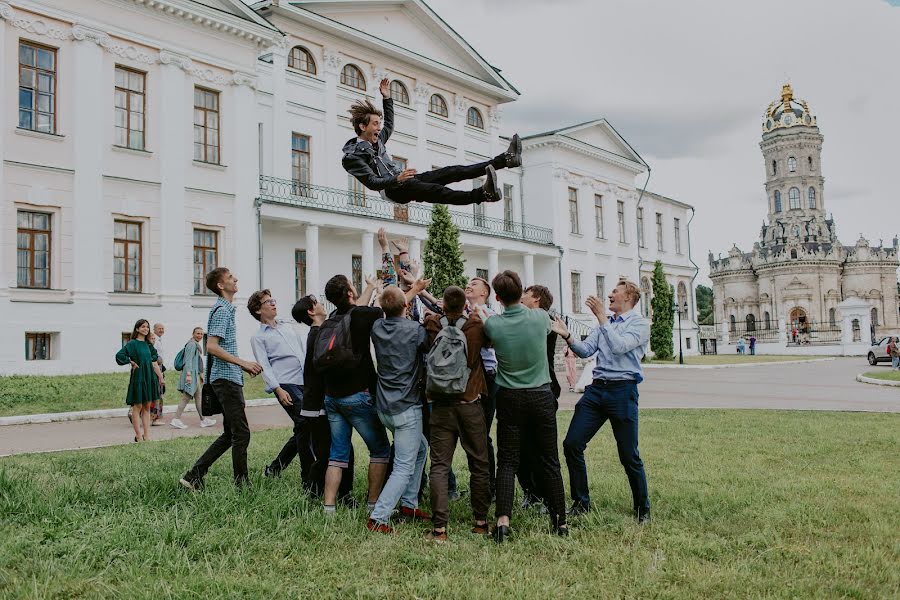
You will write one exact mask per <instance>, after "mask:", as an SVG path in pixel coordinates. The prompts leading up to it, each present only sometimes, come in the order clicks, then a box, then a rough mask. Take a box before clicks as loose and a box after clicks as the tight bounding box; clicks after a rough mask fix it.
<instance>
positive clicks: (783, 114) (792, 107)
mask: <svg viewBox="0 0 900 600" xmlns="http://www.w3.org/2000/svg"><path fill="white" fill-rule="evenodd" d="M762 129H763V133H762V141H761V142H760V150H761V151H762V155H763V159H764V164H765V170H766V183H765V189H766V197H767V200H768V215H767V220H766V221H765V222H764V223H763V226H762V228H761V230H760V235H759V241H757V242H755V243H754V244H753V250H752V251H751V252H743V251H741V250H740V249H739V248H738V247H737V245H735V246H734V247H732V249H731V250H730V251H729V252H728V255H727V256H726V257H722V255H721V254H720V255H719V257H718V258H715V257H714V256H713V255H712V253H710V255H709V266H710V279H712V282H713V294H714V298H715V320H716V322H717V323H719V324H721V325H720V327H721V329H722V331H723V332H725V331H727V332H729V333H730V334H731V335H730V336H729V337H730V338H731V341H732V343H733V342H735V341H736V338H737V337H738V336H739V335H743V334H746V333H748V332H756V333H755V335H756V336H757V337H758V338H760V337H761V338H762V339H766V338H765V336H766V332H771V334H770V335H771V337H772V341H775V340H776V339H777V338H778V333H777V332H778V331H779V330H781V331H784V332H787V333H789V335H787V336H786V337H787V339H788V342H789V343H790V342H798V343H804V342H806V343H813V344H815V343H817V342H820V343H836V342H837V341H838V340H839V335H831V336H829V335H828V333H827V332H829V331H832V332H835V331H837V330H839V329H840V328H841V324H842V320H843V315H842V314H841V308H840V306H839V305H840V304H841V302H843V301H844V300H847V299H849V298H854V297H855V298H858V299H860V300H862V301H864V302H866V303H867V304H868V305H869V311H868V315H867V317H868V318H867V319H863V321H864V322H861V323H857V322H856V321H854V323H853V328H854V332H856V331H859V332H860V336H861V337H862V340H863V341H865V340H868V335H866V332H868V333H871V335H872V337H877V336H879V335H880V334H887V333H889V332H894V331H897V329H898V306H900V300H898V292H897V267H898V250H900V248H898V246H900V242H898V239H897V237H894V239H893V243H892V245H891V246H884V245H878V246H874V245H872V244H870V243H869V241H868V240H866V239H865V238H863V237H862V236H860V238H859V240H857V241H856V243H855V245H853V246H844V245H842V244H841V242H840V240H839V239H838V235H837V228H836V225H835V222H834V219H833V218H832V217H831V216H829V215H827V213H826V206H825V193H824V182H825V180H824V178H823V176H822V170H821V160H820V159H821V154H822V141H823V137H822V134H821V133H820V131H819V128H818V126H817V124H816V117H815V116H814V115H813V114H812V113H811V111H810V109H809V106H808V104H807V103H806V102H805V101H803V100H801V99H799V98H795V97H794V94H793V90H792V89H791V86H790V85H789V84H787V85H785V86H783V88H782V92H781V99H780V100H776V101H775V102H772V103H771V104H770V105H769V107H768V108H767V109H766V113H765V115H764V117H763V126H762ZM735 334H737V335H735ZM854 337H855V333H854ZM781 339H784V338H781Z"/></svg>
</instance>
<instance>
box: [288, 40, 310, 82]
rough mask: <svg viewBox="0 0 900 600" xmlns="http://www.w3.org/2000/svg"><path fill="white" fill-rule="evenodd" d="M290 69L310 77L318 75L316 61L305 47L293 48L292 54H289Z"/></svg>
mask: <svg viewBox="0 0 900 600" xmlns="http://www.w3.org/2000/svg"><path fill="white" fill-rule="evenodd" d="M288 67H290V68H292V69H297V70H298V71H303V72H304V73H309V74H310V75H315V74H316V61H314V60H313V57H312V54H311V53H310V51H309V50H307V49H306V48H304V47H303V46H294V47H293V48H291V53H290V54H288Z"/></svg>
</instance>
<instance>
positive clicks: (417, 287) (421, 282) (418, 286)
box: [412, 279, 431, 294]
mask: <svg viewBox="0 0 900 600" xmlns="http://www.w3.org/2000/svg"><path fill="white" fill-rule="evenodd" d="M429 285H431V280H430V279H416V280H415V282H414V283H413V284H412V289H413V290H414V291H415V292H416V293H417V294H418V293H419V292H421V291H423V290H426V289H428V286H429Z"/></svg>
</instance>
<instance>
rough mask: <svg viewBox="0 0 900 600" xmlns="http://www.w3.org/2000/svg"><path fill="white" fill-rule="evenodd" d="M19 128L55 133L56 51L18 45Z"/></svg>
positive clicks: (31, 45) (24, 43) (22, 43)
mask: <svg viewBox="0 0 900 600" xmlns="http://www.w3.org/2000/svg"><path fill="white" fill-rule="evenodd" d="M19 127H20V128H22V129H31V130H32V131H40V132H43V133H56V50H55V49H54V48H48V47H46V46H40V45H38V44H35V43H33V42H25V41H20V42H19Z"/></svg>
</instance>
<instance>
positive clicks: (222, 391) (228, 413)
mask: <svg viewBox="0 0 900 600" xmlns="http://www.w3.org/2000/svg"><path fill="white" fill-rule="evenodd" d="M237 283H238V280H237V277H235V276H234V275H233V274H232V273H231V271H229V270H228V269H226V268H224V267H219V268H217V269H213V270H212V271H210V272H209V273H207V275H206V287H207V288H209V290H210V291H212V292H213V293H215V294H216V296H218V299H217V300H216V303H215V304H214V305H213V307H212V310H211V311H210V313H209V323H208V324H207V341H206V351H207V354H208V355H209V361H210V362H211V363H212V365H211V366H212V371H211V372H210V376H209V381H210V383H211V384H212V386H213V389H214V390H215V392H216V397H217V398H218V399H219V403H220V404H221V405H222V417H223V419H222V421H223V425H224V431H223V432H222V435H220V436H219V437H218V438H216V440H215V441H214V442H213V443H212V444H211V445H210V446H209V448H207V449H206V452H204V453H203V456H201V457H200V458H199V459H197V462H196V463H194V466H193V467H191V469H190V471H188V472H187V473H185V474H184V477H182V478H181V480H180V483H181V485H183V486H184V487H186V488H188V489H190V490H194V491H198V490H200V489H201V488H202V487H203V477H204V475H206V472H207V471H208V470H209V468H210V467H211V466H212V465H213V463H214V462H216V460H218V459H219V457H220V456H222V455H223V454H225V451H227V450H228V449H229V448H231V462H232V466H233V468H234V482H235V484H236V485H238V486H240V485H244V484H245V483H247V447H248V446H249V445H250V425H249V423H248V422H247V413H246V412H245V411H244V376H243V373H241V371H242V370H243V371H246V372H247V373H249V374H250V376H251V377H253V376H256V375H259V374H260V373H261V372H262V367H261V366H260V365H259V364H258V363H255V362H252V361H248V360H241V359H240V358H238V356H237V329H236V328H235V324H234V305H233V304H232V301H233V300H234V295H235V294H236V293H237V290H238V288H237Z"/></svg>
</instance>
